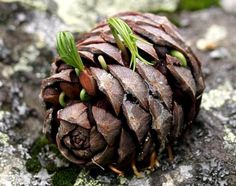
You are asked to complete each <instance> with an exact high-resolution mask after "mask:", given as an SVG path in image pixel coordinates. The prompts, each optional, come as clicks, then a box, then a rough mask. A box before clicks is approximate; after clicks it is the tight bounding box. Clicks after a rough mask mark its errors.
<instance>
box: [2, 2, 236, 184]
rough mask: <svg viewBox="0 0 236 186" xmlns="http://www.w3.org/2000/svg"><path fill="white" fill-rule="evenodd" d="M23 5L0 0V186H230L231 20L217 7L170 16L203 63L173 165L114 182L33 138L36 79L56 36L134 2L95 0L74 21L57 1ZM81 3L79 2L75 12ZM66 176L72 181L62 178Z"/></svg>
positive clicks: (234, 145)
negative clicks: (194, 109)
mask: <svg viewBox="0 0 236 186" xmlns="http://www.w3.org/2000/svg"><path fill="white" fill-rule="evenodd" d="M23 2H24V3H23ZM25 2H29V1H23V0H22V2H21V3H19V2H18V3H16V2H15V3H3V2H0V51H1V52H0V69H1V71H0V185H1V186H5V185H19V184H20V185H51V184H53V185H73V184H75V185H77V186H79V185H118V184H120V185H132V186H134V185H145V186H149V185H163V186H167V185H168V186H172V185H222V186H223V185H236V84H235V82H236V73H235V72H236V61H235V58H236V53H235V51H236V28H235V27H233V25H234V24H235V22H236V17H235V16H234V15H231V14H226V13H224V11H222V10H221V9H209V10H202V11H198V12H192V13H189V12H186V13H181V14H180V15H177V16H178V19H179V21H180V23H184V22H185V23H188V24H185V25H184V26H185V27H184V28H182V29H181V32H182V35H183V36H184V37H185V39H186V41H187V42H188V43H189V45H190V46H191V47H193V50H194V51H195V52H196V54H197V55H198V57H199V58H200V60H201V61H202V65H203V72H204V75H205V79H206V90H205V93H204V95H203V100H202V106H201V111H200V113H199V115H198V118H197V120H196V122H195V123H194V125H193V127H192V128H191V129H190V130H189V131H188V132H186V134H185V136H184V137H183V138H182V139H180V141H179V143H178V144H175V145H174V146H173V147H172V148H173V152H174V160H173V162H169V161H168V160H166V159H167V158H166V157H160V158H159V159H160V162H161V166H160V167H159V168H158V170H157V171H155V172H153V173H150V174H146V176H145V178H142V179H137V178H122V177H121V178H117V177H116V176H115V175H113V174H111V173H102V172H101V173H99V174H97V173H96V172H94V171H93V170H91V172H90V173H89V172H88V170H84V169H83V170H80V169H78V168H77V167H74V166H73V165H70V164H69V163H68V162H66V161H65V160H64V159H62V158H61V157H60V155H59V154H58V152H57V151H56V149H55V147H54V146H52V145H50V144H49V143H48V141H47V140H45V139H44V138H43V137H40V136H41V135H42V134H41V130H42V123H43V115H44V110H43V107H42V106H41V104H40V101H39V99H38V94H39V89H40V81H41V79H42V78H44V77H46V76H47V75H48V73H49V66H50V61H52V59H53V57H54V56H55V48H54V46H55V34H56V32H57V31H59V30H65V29H67V30H68V29H69V30H73V31H78V29H77V28H80V30H79V31H84V30H89V28H91V27H92V26H93V25H94V24H95V22H96V21H98V20H100V19H101V18H103V17H104V16H106V15H110V14H114V13H116V12H118V11H119V10H120V11H121V10H131V9H132V3H133V1H131V4H129V3H128V2H129V1H127V7H126V8H124V6H122V4H121V3H119V2H120V1H114V4H113V5H110V4H109V3H108V2H110V1H97V2H98V4H97V6H92V5H93V3H94V2H95V1H86V3H84V4H83V6H81V8H82V10H83V11H84V12H86V14H84V15H81V14H82V12H80V11H78V12H79V13H78V14H75V15H74V14H71V15H70V16H73V19H72V18H71V17H70V18H68V17H66V16H65V13H66V12H67V11H68V10H67V11H66V10H65V9H64V10H62V9H63V6H64V4H63V3H60V2H61V1H60V2H59V1H46V0H45V1H41V0H37V1H34V3H33V4H32V3H31V4H27V3H25ZM42 2H45V3H42ZM79 2H82V1H79ZM135 2H136V1H135ZM138 2H139V3H135V9H137V10H138V9H140V7H142V8H144V9H146V10H148V9H149V10H150V5H151V4H152V2H154V1H152V0H150V1H142V0H140V1H138ZM146 2H149V3H146ZM158 2H159V1H158ZM166 2H167V1H166ZM128 4H129V5H128ZM137 4H139V6H138V5H137ZM144 4H145V6H144ZM80 5H81V3H78V4H77V5H75V6H74V8H75V7H79V6H80ZM173 6H176V4H174V5H173ZM101 7H102V8H101ZM64 8H65V7H64ZM67 8H68V7H67ZM153 8H154V7H152V8H151V10H153ZM68 9H70V8H68ZM103 10H104V11H103ZM60 11H61V12H60ZM63 12H64V13H63ZM73 12H75V11H73ZM75 13H76V12H75ZM81 16H82V17H81ZM80 17H81V19H79V18H80ZM74 19H75V20H74ZM72 20H74V22H72ZM77 21H78V23H77ZM75 23H77V24H75ZM180 25H181V24H180ZM214 25H217V26H218V28H223V29H224V31H225V34H224V38H223V39H221V40H219V41H217V46H215V48H212V49H211V50H210V51H209V50H207V51H205V50H204V51H201V50H198V49H197V42H198V41H199V39H202V38H205V36H206V34H207V33H208V32H209V28H212V26H214ZM33 165H34V166H33ZM28 171H29V172H28ZM68 175H70V176H69V177H71V178H72V180H68ZM63 176H64V177H63ZM62 177H63V178H65V179H64V180H60V182H59V181H57V180H58V179H59V178H62Z"/></svg>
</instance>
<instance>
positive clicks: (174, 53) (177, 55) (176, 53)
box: [170, 50, 188, 67]
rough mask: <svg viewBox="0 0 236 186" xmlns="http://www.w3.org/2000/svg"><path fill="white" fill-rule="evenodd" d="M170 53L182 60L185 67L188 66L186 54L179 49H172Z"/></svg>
mask: <svg viewBox="0 0 236 186" xmlns="http://www.w3.org/2000/svg"><path fill="white" fill-rule="evenodd" d="M170 55H171V56H173V57H176V58H177V59H178V60H179V61H180V63H181V66H183V67H187V66H188V65H187V60H186V58H185V56H184V55H183V54H182V53H181V52H179V51H177V50H171V51H170Z"/></svg>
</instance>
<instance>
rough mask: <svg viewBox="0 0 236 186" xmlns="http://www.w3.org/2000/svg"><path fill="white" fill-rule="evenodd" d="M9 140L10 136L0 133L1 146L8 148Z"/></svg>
mask: <svg viewBox="0 0 236 186" xmlns="http://www.w3.org/2000/svg"><path fill="white" fill-rule="evenodd" d="M0 117H1V116H0ZM8 140H9V137H8V135H7V134H4V133H2V132H0V145H3V146H7V145H8Z"/></svg>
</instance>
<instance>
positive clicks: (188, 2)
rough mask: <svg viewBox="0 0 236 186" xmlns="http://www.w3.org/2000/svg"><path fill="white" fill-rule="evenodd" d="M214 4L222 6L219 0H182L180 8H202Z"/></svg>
mask: <svg viewBox="0 0 236 186" xmlns="http://www.w3.org/2000/svg"><path fill="white" fill-rule="evenodd" d="M212 6H220V1H219V0H180V1H179V5H178V10H189V11H194V10H201V9H205V8H209V7H212Z"/></svg>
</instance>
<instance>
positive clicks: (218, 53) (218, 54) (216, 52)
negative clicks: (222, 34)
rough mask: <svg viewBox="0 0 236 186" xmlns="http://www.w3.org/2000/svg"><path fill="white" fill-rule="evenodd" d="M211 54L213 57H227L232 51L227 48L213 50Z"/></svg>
mask: <svg viewBox="0 0 236 186" xmlns="http://www.w3.org/2000/svg"><path fill="white" fill-rule="evenodd" d="M209 55H210V58H212V59H227V58H229V57H230V53H229V51H228V50H227V49H226V48H219V49H216V50H213V51H212V52H210V54H209Z"/></svg>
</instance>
